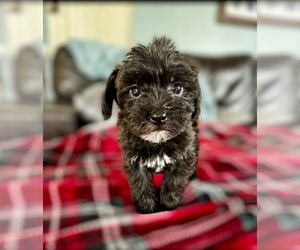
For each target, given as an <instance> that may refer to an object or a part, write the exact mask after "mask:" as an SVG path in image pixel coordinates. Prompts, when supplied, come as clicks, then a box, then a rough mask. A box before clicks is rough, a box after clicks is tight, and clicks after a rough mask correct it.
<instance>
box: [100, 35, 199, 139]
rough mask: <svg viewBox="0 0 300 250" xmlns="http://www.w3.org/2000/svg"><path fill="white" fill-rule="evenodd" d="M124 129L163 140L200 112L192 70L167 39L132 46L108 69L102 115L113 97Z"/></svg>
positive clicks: (146, 137) (196, 84) (109, 110)
mask: <svg viewBox="0 0 300 250" xmlns="http://www.w3.org/2000/svg"><path fill="white" fill-rule="evenodd" d="M113 99H115V100H116V101H117V103H118V105H119V107H120V112H121V116H120V117H122V119H123V120H124V121H125V122H127V124H128V129H129V130H130V131H131V132H132V133H133V134H134V135H136V136H138V137H140V138H141V139H143V140H146V141H150V142H153V143H162V142H164V141H167V140H170V139H172V138H174V137H175V136H177V135H178V134H179V133H181V132H183V131H184V130H185V128H186V127H187V125H188V124H189V122H190V121H191V119H193V118H195V117H198V115H199V112H200V107H199V102H200V101H199V100H200V89H199V84H198V81H197V70H196V68H195V67H194V66H192V65H191V64H190V62H189V60H188V59H187V58H185V57H184V56H183V55H181V54H180V53H179V52H177V51H176V50H175V48H174V46H173V45H172V44H171V43H170V40H167V39H165V38H162V39H157V40H155V41H154V42H153V43H152V44H151V45H149V46H148V47H144V46H138V47H134V48H132V50H131V51H130V52H129V53H128V54H127V56H126V59H125V60H124V61H123V63H122V64H121V65H118V66H117V68H116V69H115V70H114V72H113V73H112V75H111V77H110V79H109V81H108V85H107V89H106V92H105V94H104V98H103V107H102V108H103V115H104V116H105V117H106V118H109V117H110V115H111V106H112V100H113Z"/></svg>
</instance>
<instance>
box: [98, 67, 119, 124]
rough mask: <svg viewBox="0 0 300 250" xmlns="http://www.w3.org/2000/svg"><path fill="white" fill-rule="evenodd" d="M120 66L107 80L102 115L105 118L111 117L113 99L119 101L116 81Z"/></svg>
mask: <svg viewBox="0 0 300 250" xmlns="http://www.w3.org/2000/svg"><path fill="white" fill-rule="evenodd" d="M119 70H120V68H119V67H116V68H115V69H114V71H113V72H112V73H111V75H110V76H109V78H108V80H107V84H106V89H105V91H104V93H103V96H102V115H103V117H104V120H107V119H109V118H110V117H111V111H112V105H113V101H114V100H115V101H116V102H117V90H116V87H115V81H116V79H117V75H118V73H119Z"/></svg>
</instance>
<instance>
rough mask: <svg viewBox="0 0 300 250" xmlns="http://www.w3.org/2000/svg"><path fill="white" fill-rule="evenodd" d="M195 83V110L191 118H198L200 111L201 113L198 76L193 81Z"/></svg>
mask: <svg viewBox="0 0 300 250" xmlns="http://www.w3.org/2000/svg"><path fill="white" fill-rule="evenodd" d="M195 85H196V97H195V99H194V107H195V111H194V112H193V114H192V118H193V119H194V118H198V117H199V115H200V113H201V108H200V101H201V89H200V86H199V83H198V78H197V80H196V81H195Z"/></svg>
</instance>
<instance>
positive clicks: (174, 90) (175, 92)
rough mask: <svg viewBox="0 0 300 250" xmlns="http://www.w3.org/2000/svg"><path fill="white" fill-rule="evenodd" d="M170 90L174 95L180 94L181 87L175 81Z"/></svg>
mask: <svg viewBox="0 0 300 250" xmlns="http://www.w3.org/2000/svg"><path fill="white" fill-rule="evenodd" d="M172 92H173V93H174V94H175V95H179V94H181V92H182V87H181V85H180V84H178V83H176V84H175V85H174V86H173V90H172Z"/></svg>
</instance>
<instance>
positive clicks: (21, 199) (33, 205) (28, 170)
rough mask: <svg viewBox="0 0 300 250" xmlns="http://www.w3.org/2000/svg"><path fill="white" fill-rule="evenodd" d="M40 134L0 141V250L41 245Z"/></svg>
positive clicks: (41, 174)
mask: <svg viewBox="0 0 300 250" xmlns="http://www.w3.org/2000/svg"><path fill="white" fill-rule="evenodd" d="M42 149H43V135H37V136H33V137H28V138H23V139H15V140H10V141H1V142H0V194H1V195H0V249H7V250H15V249H20V250H21V249H24V250H27V249H31V250H34V249H41V246H42V244H43V203H42V200H43V162H42V159H43V157H42V156H43V150H42Z"/></svg>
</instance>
